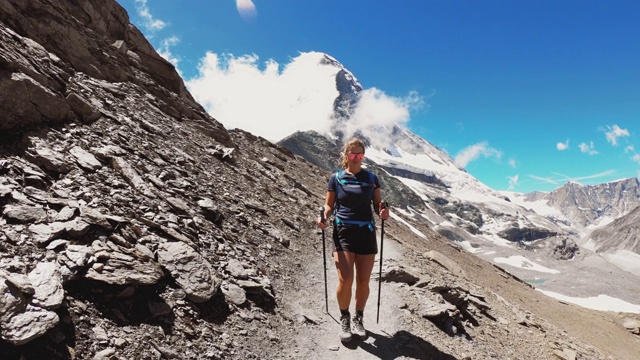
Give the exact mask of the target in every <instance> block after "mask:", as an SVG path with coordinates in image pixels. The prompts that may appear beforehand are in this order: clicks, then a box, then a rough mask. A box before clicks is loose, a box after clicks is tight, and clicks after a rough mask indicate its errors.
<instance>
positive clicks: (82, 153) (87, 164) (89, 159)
mask: <svg viewBox="0 0 640 360" xmlns="http://www.w3.org/2000/svg"><path fill="white" fill-rule="evenodd" d="M69 153H71V155H72V156H73V157H74V158H75V160H76V162H77V163H78V165H80V167H81V168H83V169H85V170H87V171H95V170H98V169H100V168H101V167H102V163H100V161H98V159H96V157H95V156H93V154H92V153H90V152H88V151H86V150H85V149H83V148H81V147H80V146H74V147H72V148H71V149H70V150H69Z"/></svg>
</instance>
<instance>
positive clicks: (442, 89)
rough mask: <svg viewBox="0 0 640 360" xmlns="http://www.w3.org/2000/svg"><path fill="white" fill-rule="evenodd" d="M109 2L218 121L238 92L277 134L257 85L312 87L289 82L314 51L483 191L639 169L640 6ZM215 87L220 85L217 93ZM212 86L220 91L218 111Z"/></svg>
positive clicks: (320, 0)
mask: <svg viewBox="0 0 640 360" xmlns="http://www.w3.org/2000/svg"><path fill="white" fill-rule="evenodd" d="M119 3H120V4H121V5H122V6H123V7H125V9H126V10H127V11H128V13H129V16H130V18H131V22H132V23H133V24H135V25H136V26H137V27H138V28H139V29H140V30H141V31H142V32H143V33H144V34H145V36H147V38H148V39H149V41H150V42H151V43H152V44H153V45H154V47H155V48H156V49H157V50H158V51H159V52H160V53H161V54H162V55H163V56H165V58H167V59H169V60H170V61H172V62H173V63H174V64H175V65H176V67H177V68H178V70H179V71H180V73H181V74H182V76H183V78H184V79H185V82H186V83H187V86H188V87H189V89H190V91H191V92H192V93H194V96H196V98H197V99H199V100H200V99H203V102H204V104H203V105H205V107H206V108H207V109H208V110H209V111H210V112H212V115H214V117H216V118H217V119H218V120H219V121H221V122H222V123H223V124H225V126H227V127H236V126H238V127H243V126H241V125H238V124H236V125H235V126H234V123H233V122H232V121H231V120H229V119H233V117H234V113H233V110H231V107H229V108H228V109H226V110H225V109H223V105H222V103H225V102H229V103H230V102H232V101H233V99H234V98H235V99H241V100H242V101H243V104H244V107H245V108H250V109H253V110H254V111H261V114H263V115H262V116H261V117H260V120H254V121H253V122H252V124H251V125H247V126H249V127H251V128H246V127H243V128H246V130H249V131H251V132H254V133H257V134H258V135H262V136H264V137H266V138H268V139H269V140H273V141H277V140H279V139H278V138H277V137H279V136H281V134H280V133H270V132H268V131H269V127H270V128H271V130H273V129H274V128H277V129H279V130H280V131H286V130H287V129H292V130H295V129H297V128H298V127H297V126H296V124H293V125H292V124H288V125H287V124H278V126H273V124H271V125H268V124H270V123H269V122H268V121H266V120H265V119H266V118H267V116H266V115H265V114H268V113H270V112H271V111H274V112H275V111H276V110H270V109H269V108H268V106H269V105H273V104H275V103H278V99H276V98H268V97H267V96H265V95H264V94H265V93H268V94H271V95H274V96H275V95H278V94H280V96H279V97H280V98H286V97H295V96H298V97H303V96H310V94H312V90H313V89H309V88H304V89H303V90H300V89H301V88H300V86H303V85H301V84H300V83H299V82H296V81H295V80H294V79H300V78H301V77H300V76H298V75H297V74H300V72H301V71H303V69H304V67H303V66H302V65H300V64H301V63H302V62H303V61H302V60H300V54H301V53H308V52H324V53H327V54H329V55H331V56H332V57H334V58H335V59H337V60H338V61H339V62H341V63H342V64H343V65H344V66H345V67H346V68H347V69H348V70H350V71H351V72H352V73H353V74H354V76H355V77H356V78H357V79H358V80H359V81H360V83H361V84H362V86H363V87H364V88H365V89H367V90H368V91H370V92H371V93H373V94H374V95H373V98H375V99H376V100H377V101H378V103H379V104H380V107H379V108H378V109H380V110H379V111H378V112H383V113H385V114H390V115H389V116H397V117H398V120H399V122H400V123H403V124H404V125H405V126H406V127H408V128H409V129H410V130H412V131H413V132H415V133H417V134H419V135H420V136H422V137H423V138H425V139H426V140H427V141H429V142H431V143H432V144H434V145H436V146H438V147H440V148H441V149H443V150H445V151H446V152H447V153H448V154H449V155H450V156H451V157H452V158H454V159H456V162H457V163H458V164H459V165H460V166H462V167H464V168H465V169H466V170H467V171H468V172H469V173H471V174H472V175H474V176H475V177H476V178H478V179H479V180H480V181H482V182H483V183H485V184H486V185H488V186H490V187H492V188H493V189H496V190H514V191H518V192H529V191H534V190H540V191H551V190H553V189H555V188H557V187H559V186H562V185H563V184H564V183H566V182H567V181H569V180H572V181H577V182H580V183H583V184H599V183H603V182H608V181H613V180H617V179H621V178H628V177H634V176H638V174H639V171H640V155H638V154H639V153H640V142H639V139H638V130H639V129H640V66H638V65H639V64H640V21H638V15H639V14H640V2H637V1H617V0H612V1H594V0H580V1H578V0H528V1H525V0H522V1H521V0H509V1H507V0H502V1H497V0H486V1H484V0H466V1H463V0H460V1H456V0H420V1H418V0H413V1H409V0H406V1H402V0H401V1H397V0H396V1H382V0H381V1H371V0H367V1H361V0H304V1H301V0H253V1H251V0H237V1H235V0H215V1H202V0H199V1H196V0H181V1H166V0H121V1H119ZM294 63H295V66H294V65H293V64H294ZM296 69H297V70H296ZM286 73H291V74H290V75H285V74H286ZM275 82H277V83H278V84H279V85H278V86H279V88H278V89H279V90H278V91H273V87H271V86H272V85H273V84H274V83H275ZM233 84H236V86H235V88H236V89H234V90H233V91H232V90H231V89H232V88H233V87H234V85H233ZM239 84H241V85H239ZM266 84H269V85H266ZM221 86H224V87H226V89H227V91H221V90H219V89H218V90H216V89H214V88H215V87H221ZM269 89H271V91H270V90H269ZM258 90H261V91H262V94H263V95H262V96H260V95H259V94H261V93H259V92H258ZM296 91H300V92H301V94H302V95H296V94H295V92H296ZM207 94H219V95H216V96H218V99H221V98H222V97H223V96H224V95H225V94H228V95H229V98H228V99H227V98H225V99H224V101H218V103H217V104H216V106H217V108H216V110H217V111H218V112H217V113H216V111H214V109H213V108H214V105H213V101H212V100H211V101H209V102H207V100H206V99H207V98H206V95H207ZM230 94H233V98H232V97H231V95H230ZM236 94H237V95H236ZM281 94H286V95H281ZM210 96H213V95H210ZM258 97H259V98H258ZM252 104H253V105H252ZM315 106H316V108H313V107H311V109H314V111H313V113H314V114H319V113H321V112H322V111H320V110H318V108H319V107H320V105H318V104H315ZM285 107H286V105H285V104H280V108H279V109H280V110H281V109H282V108H285ZM223 110H225V111H223ZM245 110H246V109H245ZM278 111H279V110H278ZM294 115H295V116H294ZM256 116H258V115H256ZM296 116H297V118H298V119H300V118H301V117H300V113H296V114H293V115H292V118H296ZM281 117H282V118H285V117H286V116H284V115H283V116H281ZM254 118H255V117H254ZM307 120H308V121H315V119H314V118H313V116H310V117H308V119H307ZM299 121H302V120H299ZM261 124H262V125H263V128H264V130H263V128H260V127H259V125H261ZM264 125H267V126H266V127H265V126H264ZM303 125H304V126H307V125H305V124H302V123H300V126H303ZM262 131H264V133H261V132H262Z"/></svg>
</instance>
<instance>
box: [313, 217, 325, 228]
mask: <svg viewBox="0 0 640 360" xmlns="http://www.w3.org/2000/svg"><path fill="white" fill-rule="evenodd" d="M316 224H318V227H319V228H320V229H322V230H324V229H326V228H327V220H326V219H323V218H322V217H320V216H318V219H317V220H316Z"/></svg>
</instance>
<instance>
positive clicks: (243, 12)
mask: <svg viewBox="0 0 640 360" xmlns="http://www.w3.org/2000/svg"><path fill="white" fill-rule="evenodd" d="M236 8H238V13H240V17H242V18H243V19H244V20H245V21H252V20H254V19H255V18H256V16H257V15H258V12H257V10H256V6H255V5H254V4H253V2H252V1H251V0H236Z"/></svg>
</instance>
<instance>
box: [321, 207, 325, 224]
mask: <svg viewBox="0 0 640 360" xmlns="http://www.w3.org/2000/svg"><path fill="white" fill-rule="evenodd" d="M320 222H321V223H323V224H324V222H325V218H324V206H323V207H322V208H321V209H320Z"/></svg>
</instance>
